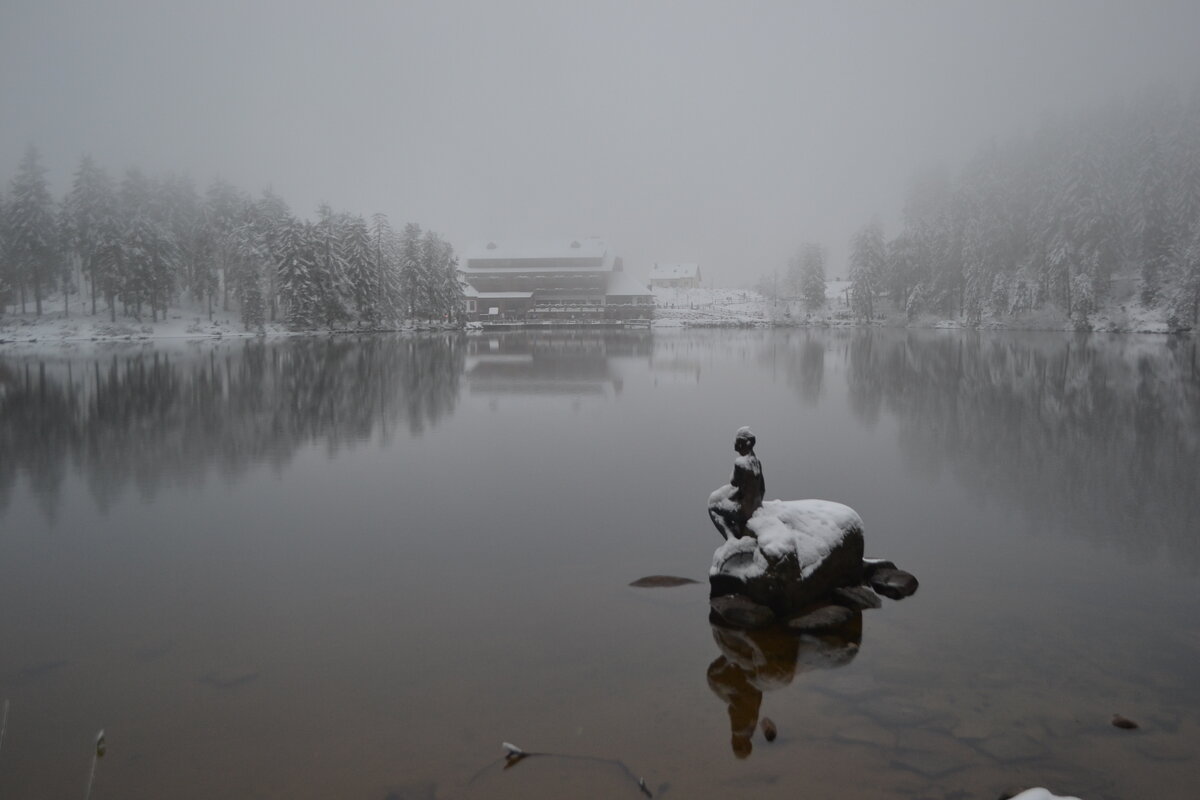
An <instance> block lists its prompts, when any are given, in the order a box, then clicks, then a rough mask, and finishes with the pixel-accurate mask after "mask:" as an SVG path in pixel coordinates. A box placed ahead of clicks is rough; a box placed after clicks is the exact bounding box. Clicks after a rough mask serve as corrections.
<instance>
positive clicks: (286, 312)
mask: <svg viewBox="0 0 1200 800" xmlns="http://www.w3.org/2000/svg"><path fill="white" fill-rule="evenodd" d="M314 248H315V233H314V231H313V227H312V225H311V224H310V223H308V222H305V221H303V220H299V219H296V218H294V217H293V218H291V219H289V220H288V222H287V224H286V226H285V227H284V228H283V232H282V235H281V237H280V241H279V261H278V263H277V265H276V275H277V281H278V286H279V303H280V306H281V310H282V312H283V317H284V319H285V320H287V324H288V327H290V328H292V329H294V330H302V329H305V328H309V327H311V326H312V325H313V324H314V322H315V320H316V306H317V303H316V285H315V282H314V278H313V272H314V270H315V266H316V265H315V253H314Z"/></svg>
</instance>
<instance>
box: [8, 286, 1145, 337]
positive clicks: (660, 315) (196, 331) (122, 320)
mask: <svg viewBox="0 0 1200 800" xmlns="http://www.w3.org/2000/svg"><path fill="white" fill-rule="evenodd" d="M848 288H849V284H848V283H847V282H845V281H829V282H828V284H827V285H826V290H825V296H826V298H827V300H826V303H825V307H824V308H822V309H820V310H818V311H815V312H809V311H807V310H806V309H805V307H804V302H803V301H802V300H800V299H798V298H780V299H779V300H778V301H776V302H772V301H770V300H768V299H766V298H764V297H763V296H762V295H760V294H759V293H758V292H755V291H753V290H752V289H711V288H700V289H661V288H660V289H655V290H654V296H655V301H656V308H655V310H654V313H655V319H654V327H656V328H672V327H676V328H678V327H753V326H770V325H784V326H791V325H795V326H805V325H813V326H820V327H834V326H853V325H858V324H861V323H859V321H858V320H856V319H855V318H854V315H853V314H852V313H851V312H850V308H849V306H848V304H847V290H848ZM101 305H103V304H101ZM89 308H90V301H86V300H85V301H80V300H79V299H77V298H72V300H71V310H70V313H69V314H65V313H64V312H63V306H62V298H61V297H59V298H55V299H52V300H48V301H46V302H45V303H43V313H42V315H41V316H40V317H39V316H36V315H35V314H34V313H33V310H32V304H30V305H29V310H27V311H26V313H24V314H22V313H20V312H19V311H18V312H16V313H13V308H12V307H11V306H10V307H9V308H8V310H7V313H4V314H0V345H6V344H7V345H11V344H30V343H35V342H38V343H54V342H83V341H123V340H124V341H137V340H147V339H184V340H186V339H212V338H225V337H236V336H258V335H267V336H294V335H296V332H294V331H290V330H288V329H287V327H286V326H284V325H283V324H282V323H280V322H273V323H271V322H269V323H267V324H266V325H265V326H264V327H263V330H262V331H247V330H246V329H245V328H244V327H243V325H242V323H241V321H240V320H239V319H238V314H237V312H236V311H220V310H218V311H215V312H214V313H213V316H212V319H211V320H210V319H209V317H208V313H207V311H206V310H204V309H201V308H172V309H170V311H168V312H167V318H166V319H160V320H158V321H156V322H151V321H150V319H149V316H146V317H144V318H143V320H142V321H141V322H138V321H136V320H134V319H132V318H129V317H123V316H120V315H118V316H117V321H116V322H110V321H109V316H108V312H107V310H106V309H104V308H103V307H102V308H100V309H99V313H98V314H96V315H95V316H93V315H91V314H90V313H88V310H89ZM1091 322H1092V329H1093V330H1094V331H1096V332H1098V333H1102V332H1116V333H1167V332H1168V327H1167V322H1166V313H1165V312H1164V311H1162V310H1161V309H1146V308H1143V307H1142V306H1141V304H1140V303H1139V302H1138V301H1137V298H1136V297H1127V298H1125V300H1124V302H1120V303H1112V304H1110V305H1109V306H1107V307H1105V308H1103V309H1101V310H1099V311H1098V312H1096V314H1094V315H1093V316H1092V320H1091ZM875 324H877V325H882V326H887V327H906V326H907V327H917V328H965V327H969V326H967V325H965V324H964V323H963V322H962V320H960V319H956V318H955V319H951V318H945V317H939V316H935V315H923V316H921V317H918V318H917V319H915V320H908V319H906V318H905V316H904V314H902V313H899V312H896V311H892V310H889V309H887V308H886V307H885V308H884V310H883V311H882V313H881V316H880V318H879V319H878V320H876V322H875ZM411 327H412V326H410V328H411ZM980 327H981V328H985V329H1009V330H1054V331H1066V330H1072V329H1073V325H1072V323H1071V320H1070V319H1068V318H1067V316H1066V315H1065V314H1063V313H1062V312H1061V311H1060V310H1058V309H1056V308H1052V307H1047V308H1043V309H1040V310H1038V311H1033V312H1030V313H1028V314H1024V315H1020V316H1015V317H1001V318H995V317H988V316H985V317H984V319H983V324H982V325H981V326H980ZM324 332H325V331H324V330H323V329H322V330H316V331H312V332H311V333H324Z"/></svg>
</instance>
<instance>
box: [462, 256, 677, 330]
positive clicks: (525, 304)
mask: <svg viewBox="0 0 1200 800" xmlns="http://www.w3.org/2000/svg"><path fill="white" fill-rule="evenodd" d="M462 265H463V266H462V268H461V273H462V277H463V280H464V281H466V283H467V284H468V286H469V287H470V289H469V290H468V291H467V293H466V294H467V315H468V317H469V318H470V319H471V320H473V321H477V322H484V323H487V322H509V323H511V322H529V323H550V322H562V323H582V322H605V321H608V322H617V321H621V322H624V321H649V320H651V319H653V318H654V295H653V294H652V293H651V292H650V290H649V289H648V288H647V287H646V286H645V284H643V283H641V282H639V281H637V280H636V279H634V278H631V277H630V276H629V275H627V274H625V272H624V269H623V266H624V265H623V264H622V261H621V259H620V258H619V257H617V256H616V255H615V254H614V253H613V252H612V251H611V250H610V249H609V248H608V245H607V244H605V242H604V241H603V240H601V239H575V240H566V241H550V242H487V243H485V244H483V245H479V246H477V247H471V248H468V249H467V250H466V251H465V253H464V255H463V261H462Z"/></svg>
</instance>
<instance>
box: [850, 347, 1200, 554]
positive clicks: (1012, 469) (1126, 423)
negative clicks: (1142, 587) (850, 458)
mask: <svg viewBox="0 0 1200 800" xmlns="http://www.w3.org/2000/svg"><path fill="white" fill-rule="evenodd" d="M848 358H849V368H848V379H847V380H848V385H849V390H850V403H851V407H852V408H853V409H854V411H855V413H856V414H858V415H859V416H860V418H862V419H863V420H864V421H867V422H872V421H874V419H875V418H877V417H878V414H879V412H880V409H887V410H888V411H891V412H893V413H894V414H895V415H896V417H897V419H898V420H899V423H900V443H901V447H902V449H903V451H904V453H905V454H906V455H907V456H908V457H910V458H912V459H914V460H916V461H917V462H919V463H921V464H922V465H923V466H924V467H926V468H927V469H929V470H931V471H936V470H938V469H940V468H942V467H943V466H950V467H952V468H953V469H954V470H955V472H956V474H959V475H961V476H962V478H963V480H964V481H965V482H966V483H967V485H968V487H969V488H971V489H973V490H975V491H977V492H978V493H979V494H980V495H982V496H985V497H990V496H997V497H999V498H1001V499H1003V500H1004V501H1005V502H1011V503H1014V504H1015V505H1017V506H1018V507H1022V508H1027V509H1030V510H1033V511H1034V512H1035V513H1036V516H1037V517H1038V519H1039V520H1041V521H1042V522H1044V523H1046V522H1049V523H1053V524H1055V525H1056V526H1061V527H1064V528H1066V529H1068V530H1076V529H1078V530H1080V531H1081V532H1083V533H1084V534H1085V535H1086V536H1088V537H1089V538H1095V539H1101V540H1112V541H1114V542H1117V543H1119V545H1120V546H1121V547H1123V548H1126V549H1127V550H1128V552H1130V553H1136V552H1138V551H1140V550H1143V549H1144V547H1145V544H1146V543H1148V542H1152V543H1158V544H1161V545H1162V546H1163V547H1164V548H1166V551H1167V552H1168V553H1169V554H1170V555H1172V556H1174V557H1180V558H1184V559H1186V561H1188V562H1189V563H1191V564H1193V565H1194V564H1197V563H1200V540H1198V539H1197V538H1196V536H1195V524H1196V523H1195V509H1196V497H1198V496H1200V368H1198V356H1197V345H1196V342H1195V341H1193V340H1187V339H1167V340H1161V339H1154V340H1150V339H1146V338H1143V337H1136V336H1132V337H1131V336H1125V337H1122V336H1112V337H1103V336H1078V337H1075V336H1060V335H1033V336H1024V335H997V336H992V335H981V334H973V333H964V334H954V335H938V334H936V333H934V332H920V331H906V332H891V331H870V330H864V331H856V332H855V333H854V334H853V335H852V338H851V340H850V344H849V348H848Z"/></svg>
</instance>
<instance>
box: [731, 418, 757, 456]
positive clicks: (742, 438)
mask: <svg viewBox="0 0 1200 800" xmlns="http://www.w3.org/2000/svg"><path fill="white" fill-rule="evenodd" d="M756 441H758V440H757V439H756V438H755V437H754V433H753V432H751V430H750V428H749V427H746V426H744V425H743V426H742V427H740V428H738V432H737V436H736V437H735V438H734V440H733V449H734V450H737V451H738V453H740V454H741V455H746V453H749V452H750V451H751V450H753V449H754V443H755V442H756Z"/></svg>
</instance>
